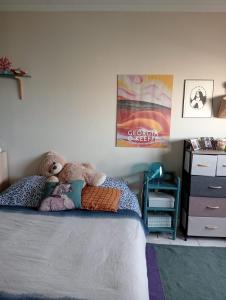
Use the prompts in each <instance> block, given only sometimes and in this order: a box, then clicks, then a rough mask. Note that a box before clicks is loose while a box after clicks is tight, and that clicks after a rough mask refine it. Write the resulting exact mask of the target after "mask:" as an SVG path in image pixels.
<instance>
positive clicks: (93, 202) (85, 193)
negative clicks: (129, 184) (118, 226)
mask: <svg viewBox="0 0 226 300" xmlns="http://www.w3.org/2000/svg"><path fill="white" fill-rule="evenodd" d="M120 196H121V192H120V190H118V189H114V188H106V187H99V186H85V187H84V188H83V190H82V208H83V209H89V210H104V211H113V212H116V211H117V210H118V205H119V199H120Z"/></svg>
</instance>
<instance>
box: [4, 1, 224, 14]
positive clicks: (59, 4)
mask: <svg viewBox="0 0 226 300" xmlns="http://www.w3.org/2000/svg"><path fill="white" fill-rule="evenodd" d="M0 11H166V12H167V11H169V12H226V0H0Z"/></svg>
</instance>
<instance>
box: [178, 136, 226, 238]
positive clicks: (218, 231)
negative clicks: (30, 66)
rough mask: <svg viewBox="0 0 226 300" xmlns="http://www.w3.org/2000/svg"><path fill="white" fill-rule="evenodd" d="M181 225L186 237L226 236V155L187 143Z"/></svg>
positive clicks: (185, 144)
mask: <svg viewBox="0 0 226 300" xmlns="http://www.w3.org/2000/svg"><path fill="white" fill-rule="evenodd" d="M183 157H184V159H183V176H182V192H181V226H182V229H183V230H184V233H185V237H186V238H187V237H188V236H209V237H226V152H224V151H217V150H197V151H192V150H191V147H190V144H189V142H187V141H184V156H183Z"/></svg>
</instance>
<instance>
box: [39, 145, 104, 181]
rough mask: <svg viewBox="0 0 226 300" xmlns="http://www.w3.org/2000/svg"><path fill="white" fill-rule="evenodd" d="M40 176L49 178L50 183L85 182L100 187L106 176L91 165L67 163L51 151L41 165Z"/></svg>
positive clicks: (45, 155) (46, 154)
mask: <svg viewBox="0 0 226 300" xmlns="http://www.w3.org/2000/svg"><path fill="white" fill-rule="evenodd" d="M39 174H40V175H42V176H45V177H47V180H48V181H49V182H61V183H68V182H71V181H73V180H84V182H85V184H88V185H93V186H99V185H101V184H102V183H103V182H104V181H105V179H106V175H105V174H104V173H102V172H98V171H96V170H95V168H94V166H93V165H91V164H89V163H67V162H66V160H65V159H64V158H63V157H62V156H61V155H59V154H57V153H56V152H53V151H49V152H47V153H45V154H44V157H43V159H42V161H41V163H40V167H39Z"/></svg>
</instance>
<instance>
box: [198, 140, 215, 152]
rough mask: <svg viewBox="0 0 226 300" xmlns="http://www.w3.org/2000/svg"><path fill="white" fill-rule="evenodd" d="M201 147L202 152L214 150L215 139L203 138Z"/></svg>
mask: <svg viewBox="0 0 226 300" xmlns="http://www.w3.org/2000/svg"><path fill="white" fill-rule="evenodd" d="M199 143H200V145H201V149H202V150H211V149H214V138H213V137H201V138H200V142H199Z"/></svg>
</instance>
